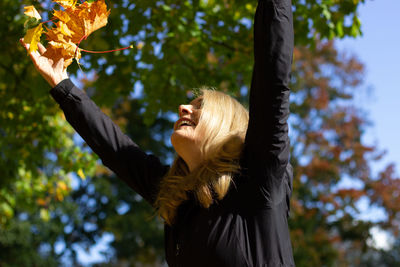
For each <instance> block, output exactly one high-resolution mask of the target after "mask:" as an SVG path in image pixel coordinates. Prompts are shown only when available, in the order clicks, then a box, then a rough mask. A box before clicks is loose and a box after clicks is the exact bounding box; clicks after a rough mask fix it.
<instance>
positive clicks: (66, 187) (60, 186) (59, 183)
mask: <svg viewBox="0 0 400 267" xmlns="http://www.w3.org/2000/svg"><path fill="white" fill-rule="evenodd" d="M57 186H58V187H59V188H61V189H62V190H63V191H67V190H68V186H67V184H66V183H65V182H64V181H60V182H58V184H57Z"/></svg>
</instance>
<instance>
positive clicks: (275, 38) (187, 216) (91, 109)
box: [51, 0, 294, 267]
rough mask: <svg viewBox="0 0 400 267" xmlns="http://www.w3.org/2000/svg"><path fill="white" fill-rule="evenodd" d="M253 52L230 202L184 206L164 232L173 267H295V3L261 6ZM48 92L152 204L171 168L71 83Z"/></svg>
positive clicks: (269, 1)
mask: <svg viewBox="0 0 400 267" xmlns="http://www.w3.org/2000/svg"><path fill="white" fill-rule="evenodd" d="M254 53H255V64H254V71H253V79H252V84H251V91H250V121H249V126H248V130H247V134H246V139H245V148H244V151H243V156H242V158H241V174H240V175H237V176H236V177H235V178H234V185H232V186H231V188H230V190H229V192H228V194H227V195H226V197H225V198H224V199H223V200H221V201H219V202H218V203H215V204H213V205H212V206H211V207H210V208H209V209H204V208H201V207H200V206H199V205H197V203H196V201H195V200H189V201H186V202H184V203H183V204H182V205H181V206H180V207H179V209H178V215H177V222H176V223H175V224H174V225H173V226H172V227H169V226H167V225H166V226H165V249H166V259H167V262H168V264H169V265H170V266H187V267H192V266H202V267H207V266H221V267H222V266H227V267H235V266H238V267H242V266H268V267H271V266H294V261H293V256H292V248H291V242H290V236H289V230H288V221H287V218H288V212H289V199H290V195H291V191H292V169H291V166H290V164H289V163H288V160H289V139H288V125H287V118H288V115H289V88H288V84H289V79H290V78H289V76H290V69H291V62H292V53H293V26H292V11H291V1H290V0H259V3H258V7H257V11H256V15H255V24H254ZM51 94H52V96H53V97H54V99H55V100H56V101H57V102H58V103H59V104H60V106H61V108H62V110H63V111H64V113H65V117H66V118H67V120H68V121H69V122H70V123H71V125H72V126H73V127H74V128H75V129H76V131H77V132H78V133H79V134H80V135H81V136H82V138H83V139H84V140H85V141H86V142H87V144H88V145H89V146H90V147H91V148H92V149H93V151H94V152H95V153H96V154H98V155H99V156H100V158H101V160H102V161H103V163H104V165H106V166H107V167H109V168H110V169H111V170H113V171H114V172H115V173H116V174H117V175H118V177H120V178H121V179H122V180H124V181H125V182H126V183H127V184H128V185H129V186H130V187H131V188H133V189H134V190H135V191H136V192H137V193H139V194H140V195H141V196H142V197H143V198H144V199H146V200H147V201H148V202H149V203H151V204H153V203H154V200H155V197H156V195H157V191H158V185H159V182H160V179H162V177H163V176H164V175H165V173H166V172H167V170H168V167H167V166H163V165H162V164H161V163H160V161H159V159H158V158H157V157H155V156H152V155H147V154H146V153H144V152H143V151H141V150H140V149H139V147H138V146H137V145H136V144H135V143H134V142H133V141H132V140H131V139H130V138H129V137H127V136H126V135H124V134H123V133H122V132H121V131H120V129H119V128H118V127H117V126H116V125H115V124H114V123H113V122H112V121H111V120H110V119H109V118H108V117H107V116H106V115H104V114H103V113H102V112H101V111H100V109H99V108H98V107H97V106H96V105H95V104H94V103H93V102H92V101H91V100H90V99H89V98H88V96H87V95H86V94H85V93H84V92H83V91H82V90H79V89H78V88H76V87H75V86H74V85H73V83H72V82H71V81H70V80H64V81H62V82H61V83H60V84H58V85H57V86H56V87H54V88H53V89H52V90H51Z"/></svg>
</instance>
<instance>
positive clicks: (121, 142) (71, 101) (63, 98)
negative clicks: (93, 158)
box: [21, 40, 167, 204]
mask: <svg viewBox="0 0 400 267" xmlns="http://www.w3.org/2000/svg"><path fill="white" fill-rule="evenodd" d="M21 43H22V44H23V45H24V46H25V48H26V49H27V50H28V48H29V47H28V45H27V44H25V43H24V42H23V40H21ZM44 52H45V48H44V47H43V46H42V45H40V44H39V51H35V52H32V53H30V57H31V58H32V61H33V63H34V65H35V67H36V68H37V69H38V71H39V72H40V74H41V75H42V76H43V77H44V78H45V79H46V81H47V82H48V83H49V84H50V85H51V86H52V87H53V89H52V90H51V91H50V93H51V95H52V96H53V98H54V99H55V100H56V101H57V103H58V104H59V105H60V107H61V109H62V110H63V111H64V114H65V117H66V119H67V120H68V122H69V123H70V124H71V125H72V127H73V128H74V129H75V130H76V131H77V132H78V133H79V135H80V136H81V137H82V138H83V139H84V140H85V141H86V143H87V144H88V145H89V146H90V147H91V148H92V150H93V151H94V152H95V153H96V154H97V155H98V156H99V157H100V158H101V160H102V162H103V163H104V165H106V166H107V167H109V168H110V169H111V170H112V171H114V172H115V173H116V174H117V176H118V177H119V178H121V179H122V180H124V181H125V182H126V183H127V184H128V185H129V186H130V187H131V188H133V189H134V190H135V191H136V192H137V193H139V194H140V195H141V196H142V197H143V198H144V199H146V200H147V201H148V202H149V203H150V204H153V203H154V201H155V197H156V194H157V192H158V185H159V181H160V179H161V178H162V177H163V176H164V174H165V173H166V171H167V167H166V166H163V165H162V164H161V163H160V161H159V159H158V158H157V157H155V156H152V155H147V154H146V153H144V152H143V151H142V150H140V149H139V147H138V146H137V145H136V144H135V143H134V142H133V141H132V140H131V139H130V138H129V137H128V136H126V135H125V134H123V133H122V132H121V130H120V129H119V127H118V126H117V125H115V124H114V123H113V122H112V121H111V119H110V118H109V117H107V116H106V115H105V114H104V113H103V112H102V111H101V110H100V109H99V108H98V107H97V106H96V104H95V103H94V102H93V101H92V100H90V98H89V97H88V96H87V95H86V93H85V92H84V91H82V90H80V89H78V88H77V87H75V85H74V84H73V83H72V82H71V81H70V80H69V79H68V75H67V72H66V70H65V69H64V68H63V61H62V60H60V61H59V62H52V61H51V60H49V59H48V58H46V57H44V56H43V54H44Z"/></svg>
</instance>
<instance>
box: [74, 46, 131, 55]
mask: <svg viewBox="0 0 400 267" xmlns="http://www.w3.org/2000/svg"><path fill="white" fill-rule="evenodd" d="M130 48H133V45H130V46H127V47H123V48H118V49H113V50H107V51H90V50H86V49H82V48H80V50H81V51H83V52H86V53H91V54H105V53H112V52H117V51H121V50H125V49H130Z"/></svg>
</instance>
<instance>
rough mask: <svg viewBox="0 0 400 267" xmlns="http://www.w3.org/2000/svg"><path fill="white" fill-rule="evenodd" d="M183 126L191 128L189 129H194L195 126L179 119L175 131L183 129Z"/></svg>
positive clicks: (186, 120)
mask: <svg viewBox="0 0 400 267" xmlns="http://www.w3.org/2000/svg"><path fill="white" fill-rule="evenodd" d="M183 126H191V127H195V126H196V124H195V123H194V122H193V121H191V120H188V119H180V120H179V121H178V123H177V125H176V129H178V128H180V127H183Z"/></svg>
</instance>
